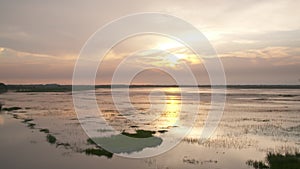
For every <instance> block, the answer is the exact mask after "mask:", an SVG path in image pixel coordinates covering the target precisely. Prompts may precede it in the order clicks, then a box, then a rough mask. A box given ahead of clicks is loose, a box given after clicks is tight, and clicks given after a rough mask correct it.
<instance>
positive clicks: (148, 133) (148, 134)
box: [122, 130, 155, 138]
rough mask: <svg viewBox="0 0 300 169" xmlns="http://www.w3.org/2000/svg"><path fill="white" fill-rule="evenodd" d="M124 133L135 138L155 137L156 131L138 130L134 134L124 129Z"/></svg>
mask: <svg viewBox="0 0 300 169" xmlns="http://www.w3.org/2000/svg"><path fill="white" fill-rule="evenodd" d="M122 134H123V135H125V136H128V137H133V138H148V137H153V134H155V131H148V130H136V133H134V134H131V133H127V132H125V131H123V132H122Z"/></svg>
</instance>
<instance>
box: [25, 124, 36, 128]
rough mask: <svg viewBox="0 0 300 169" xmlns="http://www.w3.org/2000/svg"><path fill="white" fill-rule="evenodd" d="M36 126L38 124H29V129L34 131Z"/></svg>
mask: <svg viewBox="0 0 300 169" xmlns="http://www.w3.org/2000/svg"><path fill="white" fill-rule="evenodd" d="M35 125H36V124H34V123H27V127H29V128H30V129H34V126H35Z"/></svg>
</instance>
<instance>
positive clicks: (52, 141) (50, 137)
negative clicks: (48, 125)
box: [47, 134, 56, 144]
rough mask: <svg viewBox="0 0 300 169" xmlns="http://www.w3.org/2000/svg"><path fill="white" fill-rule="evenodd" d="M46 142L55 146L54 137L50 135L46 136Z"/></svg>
mask: <svg viewBox="0 0 300 169" xmlns="http://www.w3.org/2000/svg"><path fill="white" fill-rule="evenodd" d="M47 141H48V143H50V144H55V143H56V137H54V136H53V135H51V134H47Z"/></svg>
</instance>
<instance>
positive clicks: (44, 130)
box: [40, 129, 50, 134]
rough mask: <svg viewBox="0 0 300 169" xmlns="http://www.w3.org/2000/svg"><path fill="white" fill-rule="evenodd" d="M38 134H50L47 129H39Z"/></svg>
mask: <svg viewBox="0 0 300 169" xmlns="http://www.w3.org/2000/svg"><path fill="white" fill-rule="evenodd" d="M40 132H43V133H47V134H48V133H50V131H49V129H40Z"/></svg>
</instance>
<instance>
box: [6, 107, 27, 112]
mask: <svg viewBox="0 0 300 169" xmlns="http://www.w3.org/2000/svg"><path fill="white" fill-rule="evenodd" d="M20 109H22V108H21V107H4V108H2V110H3V111H15V110H20Z"/></svg>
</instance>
